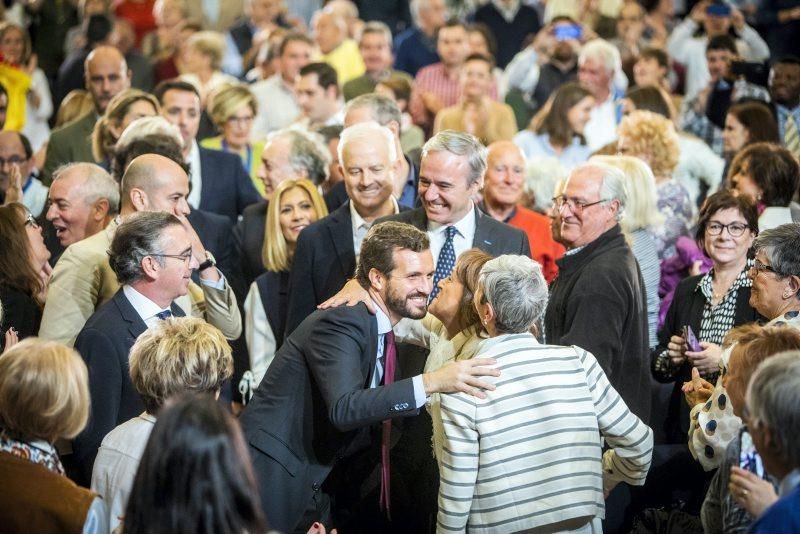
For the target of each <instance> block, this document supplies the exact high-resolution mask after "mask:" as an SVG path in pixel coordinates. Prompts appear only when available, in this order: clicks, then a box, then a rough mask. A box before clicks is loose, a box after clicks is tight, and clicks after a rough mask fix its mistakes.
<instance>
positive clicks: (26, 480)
mask: <svg viewBox="0 0 800 534" xmlns="http://www.w3.org/2000/svg"><path fill="white" fill-rule="evenodd" d="M88 382H89V377H88V372H87V370H86V365H85V364H84V363H83V360H82V359H81V357H80V356H79V355H78V353H77V352H75V351H74V350H73V349H71V348H68V347H66V346H64V345H62V344H60V343H55V342H53V341H44V340H41V339H36V338H29V339H25V340H23V341H20V342H19V343H18V344H17V345H15V346H14V347H12V348H11V349H9V350H8V351H6V352H5V353H3V354H2V355H0V480H3V484H0V502H2V503H3V506H0V525H3V530H4V531H6V530H7V531H8V532H26V531H29V532H81V531H84V527H85V526H87V525H92V524H94V525H98V524H99V525H104V524H105V522H106V521H107V519H106V509H105V504H103V501H102V500H101V499H100V498H99V497H98V496H97V495H95V494H94V493H93V492H91V491H89V490H87V489H85V488H81V487H78V486H77V485H75V483H73V482H72V481H71V480H69V479H68V478H67V477H66V476H64V467H63V466H62V465H61V461H60V460H59V457H58V453H57V452H56V449H55V448H54V447H53V443H55V441H56V440H57V439H62V438H63V439H72V438H74V437H75V436H77V435H78V434H79V433H80V432H81V430H83V428H84V427H85V426H86V422H87V421H88V419H89V385H88Z"/></svg>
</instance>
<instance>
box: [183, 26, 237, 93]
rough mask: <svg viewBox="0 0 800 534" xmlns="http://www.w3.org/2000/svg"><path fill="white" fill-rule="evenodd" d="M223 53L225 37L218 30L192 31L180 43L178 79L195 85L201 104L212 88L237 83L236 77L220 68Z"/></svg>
mask: <svg viewBox="0 0 800 534" xmlns="http://www.w3.org/2000/svg"><path fill="white" fill-rule="evenodd" d="M224 54H225V38H224V37H223V35H222V34H221V33H219V32H214V31H200V32H196V33H193V34H192V35H191V36H190V37H189V39H187V40H186V42H185V43H183V45H182V48H181V52H180V54H179V59H178V70H179V71H180V72H181V75H180V79H181V80H184V81H187V82H189V83H191V84H192V85H194V86H195V87H197V90H198V92H199V93H200V100H201V102H202V103H203V105H205V103H206V98H207V97H208V95H209V94H211V93H212V92H213V91H214V90H216V89H218V88H219V87H221V86H222V85H225V84H229V83H237V80H236V78H234V77H233V76H230V75H228V74H223V73H222V71H221V70H220V68H221V65H222V57H223V55H224Z"/></svg>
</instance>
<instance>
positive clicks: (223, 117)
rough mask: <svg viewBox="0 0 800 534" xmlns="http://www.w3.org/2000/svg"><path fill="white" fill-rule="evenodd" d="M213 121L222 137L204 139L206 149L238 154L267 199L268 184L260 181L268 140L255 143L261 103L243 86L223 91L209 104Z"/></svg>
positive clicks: (227, 88)
mask: <svg viewBox="0 0 800 534" xmlns="http://www.w3.org/2000/svg"><path fill="white" fill-rule="evenodd" d="M209 113H210V114H211V120H212V121H213V122H214V125H215V126H216V127H217V130H219V132H220V135H218V136H215V137H209V138H208V139H203V141H202V142H201V143H200V145H201V146H203V147H204V148H210V149H212V150H222V151H224V152H230V153H232V154H236V155H237V156H239V157H240V158H241V159H242V165H243V166H244V169H245V170H246V171H247V174H249V175H250V179H251V180H252V181H253V185H254V186H255V187H256V189H257V190H258V192H259V193H261V195H262V196H263V195H264V182H263V181H262V180H261V179H259V177H258V169H259V167H260V166H261V153H262V152H263V151H264V140H263V139H262V140H259V141H255V142H254V141H251V135H252V132H253V120H254V119H255V117H256V114H257V113H258V103H257V102H256V97H255V95H253V93H252V91H250V89H249V88H248V87H247V86H246V85H241V84H232V85H226V86H223V87H221V88H220V89H218V90H217V91H216V93H214V98H213V99H211V102H210V103H209Z"/></svg>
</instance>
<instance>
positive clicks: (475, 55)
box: [464, 52, 494, 73]
mask: <svg viewBox="0 0 800 534" xmlns="http://www.w3.org/2000/svg"><path fill="white" fill-rule="evenodd" d="M468 61H483V62H484V63H486V66H488V67H489V72H490V73H491V72H492V69H494V60H493V59H492V58H490V57H489V56H487V55H486V54H480V53H478V52H475V53H472V54H470V55H468V56H467V58H466V59H465V60H464V63H466V62H468Z"/></svg>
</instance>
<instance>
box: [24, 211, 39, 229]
mask: <svg viewBox="0 0 800 534" xmlns="http://www.w3.org/2000/svg"><path fill="white" fill-rule="evenodd" d="M25 226H30V227H31V228H39V223H38V222H36V219H35V218H34V216H33V213H28V214H27V215H26V216H25Z"/></svg>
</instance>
